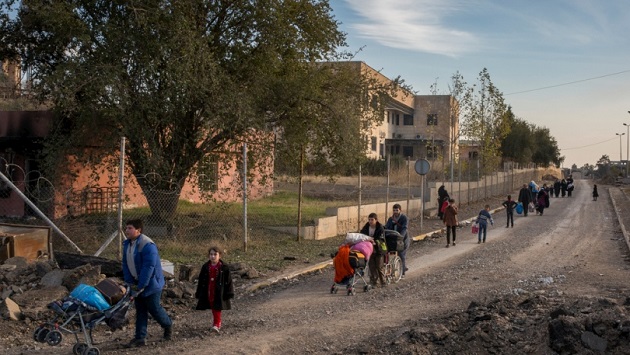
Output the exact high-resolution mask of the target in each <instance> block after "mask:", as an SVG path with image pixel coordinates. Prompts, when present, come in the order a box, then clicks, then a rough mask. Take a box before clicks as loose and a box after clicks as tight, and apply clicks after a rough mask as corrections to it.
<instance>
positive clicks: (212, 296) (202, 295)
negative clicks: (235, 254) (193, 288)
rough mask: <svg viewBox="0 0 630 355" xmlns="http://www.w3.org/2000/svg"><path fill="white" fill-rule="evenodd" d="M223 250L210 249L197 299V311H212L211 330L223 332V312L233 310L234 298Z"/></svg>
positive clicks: (201, 276)
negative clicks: (222, 255)
mask: <svg viewBox="0 0 630 355" xmlns="http://www.w3.org/2000/svg"><path fill="white" fill-rule="evenodd" d="M221 254H222V252H221V249H219V247H217V246H212V247H210V249H208V262H207V263H205V264H203V266H202V267H201V271H200V272H199V282H198V284H197V292H195V297H196V298H197V299H198V300H199V301H198V302H197V308H195V309H197V310H206V309H210V310H212V328H211V330H212V331H214V332H216V333H219V332H220V331H221V325H222V322H221V311H224V310H229V309H231V308H232V304H231V301H230V300H231V299H232V298H234V285H233V284H232V276H231V275H230V268H229V267H228V265H227V264H226V263H224V262H223V260H221Z"/></svg>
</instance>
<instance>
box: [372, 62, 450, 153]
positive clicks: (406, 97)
mask: <svg viewBox="0 0 630 355" xmlns="http://www.w3.org/2000/svg"><path fill="white" fill-rule="evenodd" d="M361 66H362V72H363V73H364V75H373V76H374V77H377V78H378V79H379V80H382V81H384V82H386V81H390V82H391V79H389V78H387V77H385V76H384V75H382V74H380V73H378V72H377V71H376V70H374V69H373V68H371V67H370V66H368V65H367V64H365V63H363V62H361ZM458 110H459V105H458V102H457V101H456V100H455V98H453V97H452V96H450V95H414V94H413V93H412V92H410V91H408V90H404V89H399V90H398V92H397V94H396V96H395V97H392V99H391V101H390V102H389V103H388V104H387V106H386V110H385V116H384V117H383V121H382V122H381V124H380V125H375V126H373V127H372V128H371V129H370V131H369V133H368V152H367V153H368V154H367V156H368V157H369V158H373V159H377V158H384V157H385V156H386V155H387V154H386V153H387V152H388V153H389V154H390V155H392V156H396V155H398V156H402V157H405V158H406V157H409V158H410V159H412V160H416V159H428V160H438V159H439V160H442V159H443V158H445V160H447V161H448V160H450V157H451V152H453V153H457V152H458V150H459V145H458V140H459V137H458V136H459V118H458V116H459V115H458V112H459V111H458ZM454 156H455V155H454Z"/></svg>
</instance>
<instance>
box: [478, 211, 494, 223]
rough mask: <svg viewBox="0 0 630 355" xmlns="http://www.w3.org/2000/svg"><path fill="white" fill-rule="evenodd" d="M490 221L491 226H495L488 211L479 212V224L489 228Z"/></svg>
mask: <svg viewBox="0 0 630 355" xmlns="http://www.w3.org/2000/svg"><path fill="white" fill-rule="evenodd" d="M488 221H490V224H492V225H494V220H493V219H492V216H491V215H490V212H488V211H486V210H485V209H483V210H481V211H479V215H478V216H477V223H479V224H480V225H484V226H487V225H488Z"/></svg>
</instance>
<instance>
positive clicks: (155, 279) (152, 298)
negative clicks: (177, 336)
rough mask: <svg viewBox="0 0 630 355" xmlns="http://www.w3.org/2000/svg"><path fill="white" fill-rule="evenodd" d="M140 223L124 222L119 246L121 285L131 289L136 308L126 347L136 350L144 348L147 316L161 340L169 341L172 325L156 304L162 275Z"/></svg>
mask: <svg viewBox="0 0 630 355" xmlns="http://www.w3.org/2000/svg"><path fill="white" fill-rule="evenodd" d="M142 228H143V224H142V220H140V219H131V220H129V221H127V223H126V227H125V234H126V235H127V240H125V241H124V242H123V260H122V267H123V275H124V278H125V283H127V284H128V285H131V292H132V294H131V295H132V296H133V297H134V301H135V306H136V335H135V337H134V339H133V340H131V342H130V343H129V344H128V345H127V346H128V347H130V348H131V347H139V346H144V345H146V339H145V338H146V336H147V323H148V320H149V313H150V314H151V316H152V317H153V319H155V320H156V321H157V322H158V323H159V324H160V325H161V326H162V328H163V329H164V340H170V339H171V335H172V329H173V321H172V320H171V318H170V317H169V316H168V315H167V314H166V311H165V310H164V308H163V307H162V305H161V304H160V301H161V298H162V288H163V287H164V274H163V273H162V264H161V262H160V255H159V254H158V250H157V246H156V245H155V243H154V242H153V241H152V240H151V239H149V237H147V236H146V235H144V234H142Z"/></svg>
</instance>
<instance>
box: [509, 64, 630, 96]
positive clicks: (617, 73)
mask: <svg viewBox="0 0 630 355" xmlns="http://www.w3.org/2000/svg"><path fill="white" fill-rule="evenodd" d="M628 72H630V69H628V70H624V71H620V72H616V73H611V74H605V75H601V76H596V77H593V78H588V79H582V80H576V81H570V82H568V83H563V84H557V85H551V86H544V87H541V88H537V89H530V90H524V91H517V92H512V93H509V94H504V95H505V96H507V95H516V94H524V93H526V92H532V91H540V90H546V89H551V88H557V87H559V86H565V85H571V84H577V83H583V82H585V81H590V80H595V79H601V78H605V77H608V76H614V75H619V74H625V73H628Z"/></svg>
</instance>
